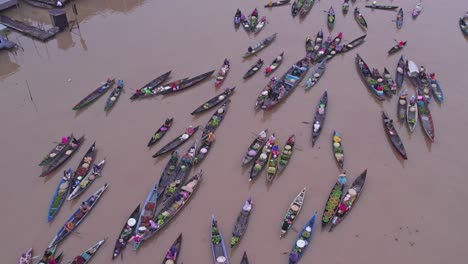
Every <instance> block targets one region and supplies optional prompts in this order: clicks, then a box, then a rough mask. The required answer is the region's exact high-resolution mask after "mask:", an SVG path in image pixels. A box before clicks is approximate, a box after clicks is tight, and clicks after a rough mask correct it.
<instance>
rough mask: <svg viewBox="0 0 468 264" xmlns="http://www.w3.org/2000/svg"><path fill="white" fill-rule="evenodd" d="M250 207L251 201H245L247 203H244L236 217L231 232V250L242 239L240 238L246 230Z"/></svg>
mask: <svg viewBox="0 0 468 264" xmlns="http://www.w3.org/2000/svg"><path fill="white" fill-rule="evenodd" d="M252 205H253V204H252V199H251V198H249V199H247V201H245V204H244V206H243V207H242V210H241V211H240V213H239V215H238V216H237V220H236V224H235V225H234V229H233V230H232V236H231V248H233V247H235V246H236V245H237V244H238V243H239V240H240V239H241V238H242V236H243V235H244V234H245V231H246V230H247V226H248V224H249V218H250V211H252Z"/></svg>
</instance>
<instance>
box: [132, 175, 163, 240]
mask: <svg viewBox="0 0 468 264" xmlns="http://www.w3.org/2000/svg"><path fill="white" fill-rule="evenodd" d="M158 193H159V192H158V183H155V184H154V185H153V187H152V188H151V190H150V191H149V193H148V195H147V196H146V199H145V202H144V203H143V208H142V209H141V211H140V215H139V217H138V221H137V224H136V226H135V230H136V231H139V230H140V228H149V226H150V220H151V219H152V218H153V217H154V215H155V214H156V208H157V206H156V204H157V201H158V198H159V195H158Z"/></svg>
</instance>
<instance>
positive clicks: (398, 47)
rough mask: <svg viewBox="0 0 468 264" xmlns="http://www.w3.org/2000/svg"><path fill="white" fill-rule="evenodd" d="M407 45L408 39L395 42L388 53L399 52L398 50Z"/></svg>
mask: <svg viewBox="0 0 468 264" xmlns="http://www.w3.org/2000/svg"><path fill="white" fill-rule="evenodd" d="M405 45H406V41H400V42H399V43H397V44H395V45H394V46H393V47H392V48H391V49H389V50H388V52H387V53H388V55H392V54H394V53H397V52H398V51H400V50H402V49H403V48H404V47H405Z"/></svg>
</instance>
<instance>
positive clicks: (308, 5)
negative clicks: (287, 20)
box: [299, 0, 315, 18]
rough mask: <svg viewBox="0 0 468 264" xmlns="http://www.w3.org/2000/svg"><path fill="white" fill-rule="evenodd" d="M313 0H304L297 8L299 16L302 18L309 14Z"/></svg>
mask: <svg viewBox="0 0 468 264" xmlns="http://www.w3.org/2000/svg"><path fill="white" fill-rule="evenodd" d="M314 3H315V0H305V1H304V4H303V5H302V7H301V9H300V10H299V17H300V18H304V17H306V16H307V14H309V12H310V10H311V9H312V6H313V5H314Z"/></svg>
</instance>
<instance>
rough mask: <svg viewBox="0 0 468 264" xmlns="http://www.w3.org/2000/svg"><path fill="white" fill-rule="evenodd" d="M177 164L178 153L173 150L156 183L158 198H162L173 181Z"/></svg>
mask: <svg viewBox="0 0 468 264" xmlns="http://www.w3.org/2000/svg"><path fill="white" fill-rule="evenodd" d="M178 162H179V152H178V151H177V150H174V151H173V152H172V154H171V158H170V159H169V161H168V162H167V164H166V166H165V167H164V170H163V172H162V174H161V177H160V178H159V182H158V188H157V190H158V198H160V197H162V195H163V193H164V190H166V187H167V186H169V184H170V183H171V182H173V181H174V178H175V173H176V172H177V170H176V169H177V163H178Z"/></svg>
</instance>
